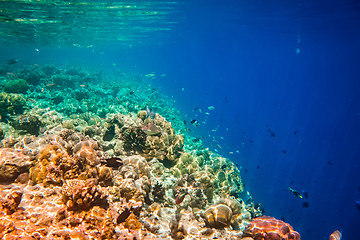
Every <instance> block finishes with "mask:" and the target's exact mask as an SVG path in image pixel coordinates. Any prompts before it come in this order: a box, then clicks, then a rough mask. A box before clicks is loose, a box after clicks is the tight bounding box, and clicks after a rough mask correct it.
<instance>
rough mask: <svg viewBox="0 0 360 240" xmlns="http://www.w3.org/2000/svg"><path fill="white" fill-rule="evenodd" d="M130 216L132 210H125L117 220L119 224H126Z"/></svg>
mask: <svg viewBox="0 0 360 240" xmlns="http://www.w3.org/2000/svg"><path fill="white" fill-rule="evenodd" d="M130 214H131V209H129V208H125V210H124V211H123V212H122V213H120V215H119V216H118V218H117V219H116V222H117V224H120V223H122V222H124V221H125V220H126V219H127V218H128V217H129V216H130Z"/></svg>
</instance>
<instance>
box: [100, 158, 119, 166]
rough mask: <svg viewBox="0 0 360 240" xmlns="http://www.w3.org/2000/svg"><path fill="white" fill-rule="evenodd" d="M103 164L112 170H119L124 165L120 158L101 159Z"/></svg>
mask: <svg viewBox="0 0 360 240" xmlns="http://www.w3.org/2000/svg"><path fill="white" fill-rule="evenodd" d="M101 163H103V164H104V165H106V166H107V167H111V168H119V167H121V166H122V165H123V163H122V159H121V158H118V157H111V158H104V159H101Z"/></svg>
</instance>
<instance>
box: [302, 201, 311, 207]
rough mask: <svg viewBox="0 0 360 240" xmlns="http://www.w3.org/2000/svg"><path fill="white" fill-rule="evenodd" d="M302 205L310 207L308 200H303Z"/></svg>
mask: <svg viewBox="0 0 360 240" xmlns="http://www.w3.org/2000/svg"><path fill="white" fill-rule="evenodd" d="M302 206H303V208H308V207H310V204H309V202H304V203H303V204H302Z"/></svg>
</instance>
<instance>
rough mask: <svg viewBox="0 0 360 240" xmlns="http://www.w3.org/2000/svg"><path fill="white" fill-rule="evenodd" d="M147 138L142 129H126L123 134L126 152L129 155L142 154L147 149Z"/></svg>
mask: <svg viewBox="0 0 360 240" xmlns="http://www.w3.org/2000/svg"><path fill="white" fill-rule="evenodd" d="M146 137H147V135H146V133H144V131H143V130H141V127H130V128H126V129H125V130H124V131H123V132H122V134H121V139H122V140H123V141H124V150H125V151H126V152H129V153H130V152H133V153H142V152H143V151H144V150H145V148H146V146H145V144H146Z"/></svg>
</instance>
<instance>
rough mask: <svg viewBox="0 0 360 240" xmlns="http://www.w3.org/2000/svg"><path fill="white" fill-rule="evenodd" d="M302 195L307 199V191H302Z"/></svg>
mask: <svg viewBox="0 0 360 240" xmlns="http://www.w3.org/2000/svg"><path fill="white" fill-rule="evenodd" d="M302 195H303V196H304V198H306V199H308V198H309V193H308V192H306V191H304V190H303V191H302Z"/></svg>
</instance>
